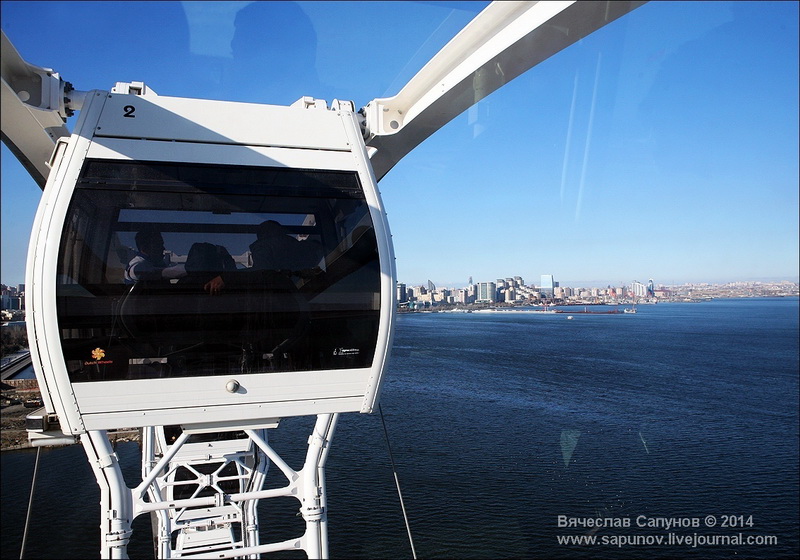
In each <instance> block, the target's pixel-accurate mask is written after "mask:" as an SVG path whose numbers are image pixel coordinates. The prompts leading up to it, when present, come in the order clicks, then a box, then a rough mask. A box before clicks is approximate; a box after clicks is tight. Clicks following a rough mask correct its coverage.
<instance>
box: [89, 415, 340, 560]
mask: <svg viewBox="0 0 800 560" xmlns="http://www.w3.org/2000/svg"><path fill="white" fill-rule="evenodd" d="M337 419H338V415H337V414H323V415H319V416H318V417H317V421H316V423H315V425H314V428H313V431H312V433H311V435H310V436H309V438H308V450H307V453H306V459H305V463H304V465H303V466H302V468H301V469H300V470H294V469H293V468H292V467H290V466H289V465H288V464H287V463H286V462H285V461H284V460H283V459H282V458H281V456H280V455H279V454H278V452H277V451H276V450H275V449H274V448H273V447H272V446H270V444H269V443H268V442H267V436H266V430H265V429H247V430H245V431H244V432H245V434H246V435H247V438H241V439H234V438H232V437H229V438H228V439H220V440H218V441H198V442H194V443H192V442H191V438H192V436H193V435H197V434H203V433H205V434H208V433H211V434H213V433H214V432H208V431H203V430H197V429H195V430H193V431H183V432H182V433H181V434H180V435H179V436H178V437H177V439H176V440H175V441H174V442H171V443H170V442H167V441H166V439H165V433H166V432H165V430H164V429H163V428H152V427H150V428H145V429H144V432H143V437H142V482H141V483H140V484H138V485H137V486H136V487H134V488H128V486H127V485H126V483H125V480H124V476H123V474H122V470H121V468H120V465H119V462H118V460H117V456H116V454H115V453H114V450H113V448H112V446H111V443H110V442H109V438H108V435H107V433H106V432H104V431H90V432H88V433H86V434H84V435H82V436H81V441H82V443H83V445H84V449H85V450H86V453H87V456H88V457H89V462H90V464H91V466H92V469H93V470H94V473H95V477H96V479H97V482H98V484H99V485H100V489H101V523H100V528H101V533H102V535H103V540H102V542H101V550H100V555H101V557H102V558H127V552H126V547H127V544H128V542H129V540H130V536H131V531H132V530H131V524H132V523H133V520H134V519H135V518H136V517H137V516H139V515H141V514H144V513H152V514H153V515H154V519H155V520H156V523H155V527H156V529H155V530H156V534H155V535H154V536H155V547H156V555H157V557H158V558H179V557H184V556H188V555H190V556H191V557H192V558H242V557H252V558H257V557H258V555H259V554H262V553H266V552H275V551H279V550H303V551H305V553H306V554H307V556H308V557H309V558H327V557H328V545H327V510H326V507H327V503H326V494H325V463H326V461H327V457H328V451H329V449H330V444H331V440H332V438H333V433H334V430H335V427H336V421H337ZM276 426H277V423H274V424H272V425H271V427H276ZM227 435H228V436H232V434H231V433H228V434H227ZM270 462H271V463H272V464H273V465H274V466H275V467H277V468H278V470H280V471H281V473H282V474H283V475H284V476H285V478H286V485H285V486H282V487H279V488H274V489H270V490H263V489H262V488H263V485H264V482H265V480H266V474H267V469H268V466H269V464H270ZM208 465H211V466H213V467H214V469H213V472H210V473H207V472H206V473H203V472H202V471H201V470H199V469H201V468H202V467H207V466H208ZM229 467H233V469H231V468H229ZM203 470H205V471H208V470H210V469H208V468H206V469H203ZM225 470H229V471H230V470H234V471H235V473H234V474H225V473H224V471H225ZM179 472H182V473H184V474H185V473H190V474H189V477H188V478H187V477H186V476H182V477H179V476H178V473H179ZM226 483H227V486H225V485H226ZM186 485H191V486H196V488H195V489H194V490H193V492H192V495H191V496H189V497H188V498H184V497H178V489H179V488H181V487H183V486H186ZM231 485H235V486H236V488H237V491H233V492H231V491H226V489H228V490H229V489H230V487H231ZM201 494H202V495H201ZM275 497H294V498H296V499H297V500H298V501H299V503H300V514H301V515H302V517H303V520H304V521H305V526H306V527H305V531H304V533H303V534H302V535H298V536H297V537H295V538H291V539H288V540H284V541H280V542H272V543H264V544H262V543H260V542H259V540H260V537H259V534H260V533H259V523H258V513H257V509H256V508H257V506H258V502H259V500H263V499H268V498H275ZM235 525H238V526H239V527H240V531H234V526H235ZM237 535H238V536H237Z"/></svg>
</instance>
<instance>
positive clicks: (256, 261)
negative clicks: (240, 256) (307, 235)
mask: <svg viewBox="0 0 800 560" xmlns="http://www.w3.org/2000/svg"><path fill="white" fill-rule="evenodd" d="M250 254H251V255H252V259H253V269H254V270H270V271H274V272H278V273H280V274H282V275H284V276H287V277H292V276H296V277H300V278H302V277H304V276H308V275H309V274H311V273H312V272H313V271H315V270H317V271H318V269H317V268H316V267H317V265H318V264H319V261H320V258H321V257H320V254H321V251H320V248H319V245H318V244H317V243H314V242H313V241H309V240H305V241H300V240H298V239H296V238H295V237H293V236H292V235H291V234H289V233H288V232H287V231H286V229H285V228H284V227H283V226H282V225H281V224H279V223H278V222H276V221H275V220H267V221H266V222H262V223H261V224H260V225H259V226H258V230H257V231H256V241H255V242H253V243H252V244H250Z"/></svg>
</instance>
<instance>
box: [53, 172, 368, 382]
mask: <svg viewBox="0 0 800 560" xmlns="http://www.w3.org/2000/svg"><path fill="white" fill-rule="evenodd" d="M58 272H59V276H58V281H57V294H56V295H57V302H58V319H59V326H60V333H61V341H62V347H63V351H64V356H65V359H66V361H67V369H68V371H69V375H70V379H71V380H72V381H73V382H82V381H110V380H122V379H143V378H144V379H146V378H151V377H153V378H155V377H176V376H206V375H229V374H233V373H236V374H242V373H263V372H271V371H305V370H316V369H340V368H354V367H355V368H360V367H369V366H370V365H371V364H372V358H373V355H374V350H375V344H376V340H377V332H378V321H379V318H378V315H379V309H380V265H379V258H378V248H377V243H376V238H375V232H374V229H373V226H372V221H371V219H370V215H369V209H368V206H367V202H366V200H365V199H364V194H363V191H362V188H361V185H360V182H359V180H358V176H357V174H356V173H355V172H340V171H316V170H297V169H281V168H258V167H236V166H210V165H196V164H164V163H147V162H118V161H105V160H104V161H87V163H86V164H85V165H84V169H83V171H82V173H81V178H80V179H79V181H78V184H77V185H76V189H75V193H74V195H73V198H72V201H71V203H70V207H69V211H68V215H67V219H66V224H65V227H64V233H63V236H62V239H61V247H60V253H59V271H58Z"/></svg>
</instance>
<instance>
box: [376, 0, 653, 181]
mask: <svg viewBox="0 0 800 560" xmlns="http://www.w3.org/2000/svg"><path fill="white" fill-rule="evenodd" d="M643 3H644V2H640V1H606V2H575V1H547V2H492V3H491V4H490V5H489V6H487V7H486V9H484V10H483V11H482V12H481V13H480V14H478V15H477V16H476V17H475V19H473V20H472V21H471V22H470V23H469V24H467V26H466V27H464V29H462V30H461V31H460V32H459V33H458V35H456V36H455V37H454V38H453V39H452V40H451V41H450V42H449V43H448V44H447V45H445V46H444V47H443V48H442V50H440V51H439V52H438V53H437V54H436V55H435V56H434V57H433V58H432V59H431V60H430V61H429V62H428V63H427V64H426V65H425V66H424V67H423V68H422V69H421V70H420V71H419V72H418V73H417V74H416V75H415V76H414V77H413V78H411V80H409V82H408V84H406V85H405V86H404V87H403V88H402V89H401V90H400V92H399V93H398V94H397V95H395V96H393V97H386V98H379V99H374V100H372V101H370V102H369V103H368V104H367V106H366V108H365V109H364V116H365V127H366V131H365V134H366V138H367V145H368V146H369V147H371V148H374V149H375V152H374V154H373V155H372V167H373V169H374V171H375V176H376V177H377V179H378V180H380V179H381V178H382V177H383V176H384V175H385V174H386V173H388V172H389V170H390V169H391V168H392V167H394V165H395V164H396V163H397V162H398V161H400V159H401V158H403V157H405V155H406V154H408V153H409V152H410V151H411V150H412V149H414V148H415V147H416V146H418V145H419V144H420V143H421V142H422V141H423V140H425V139H426V138H428V137H429V136H430V135H431V134H433V133H434V132H436V131H437V130H439V129H440V128H441V127H442V126H444V125H445V124H446V123H448V122H449V121H450V120H452V119H453V118H454V117H456V116H457V115H460V114H461V113H462V112H463V111H465V110H466V109H468V108H469V107H471V106H472V105H474V104H476V103H478V102H479V101H480V100H481V99H483V98H485V97H486V96H487V95H489V94H490V93H492V92H493V91H495V90H497V89H498V88H500V87H501V86H503V85H504V84H506V83H508V82H510V81H511V80H513V79H514V78H516V77H517V76H519V75H520V74H522V73H523V72H525V71H526V70H529V69H530V68H533V67H534V66H535V65H537V64H539V63H540V62H542V61H543V60H545V59H547V58H549V57H550V56H552V55H553V54H555V53H557V52H558V51H560V50H562V49H564V48H565V47H567V46H569V45H571V44H573V43H575V42H576V41H578V40H580V39H582V38H583V37H586V36H587V35H589V34H590V33H592V32H594V31H595V30H597V29H599V28H600V27H603V26H604V25H606V24H607V23H609V22H611V21H613V20H615V19H617V18H618V17H620V16H622V15H624V14H626V13H628V12H629V11H631V10H633V9H634V8H636V7H638V6H639V5H641V4H643Z"/></svg>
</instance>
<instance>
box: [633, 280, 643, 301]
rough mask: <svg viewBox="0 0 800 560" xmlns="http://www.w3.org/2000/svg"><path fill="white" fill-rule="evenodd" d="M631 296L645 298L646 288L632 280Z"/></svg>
mask: <svg viewBox="0 0 800 560" xmlns="http://www.w3.org/2000/svg"><path fill="white" fill-rule="evenodd" d="M631 295H632V296H633V297H634V298H637V299H638V298H646V297H647V286H645V285H644V284H642V283H641V282H639V281H637V280H634V281H633V282H632V283H631Z"/></svg>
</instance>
